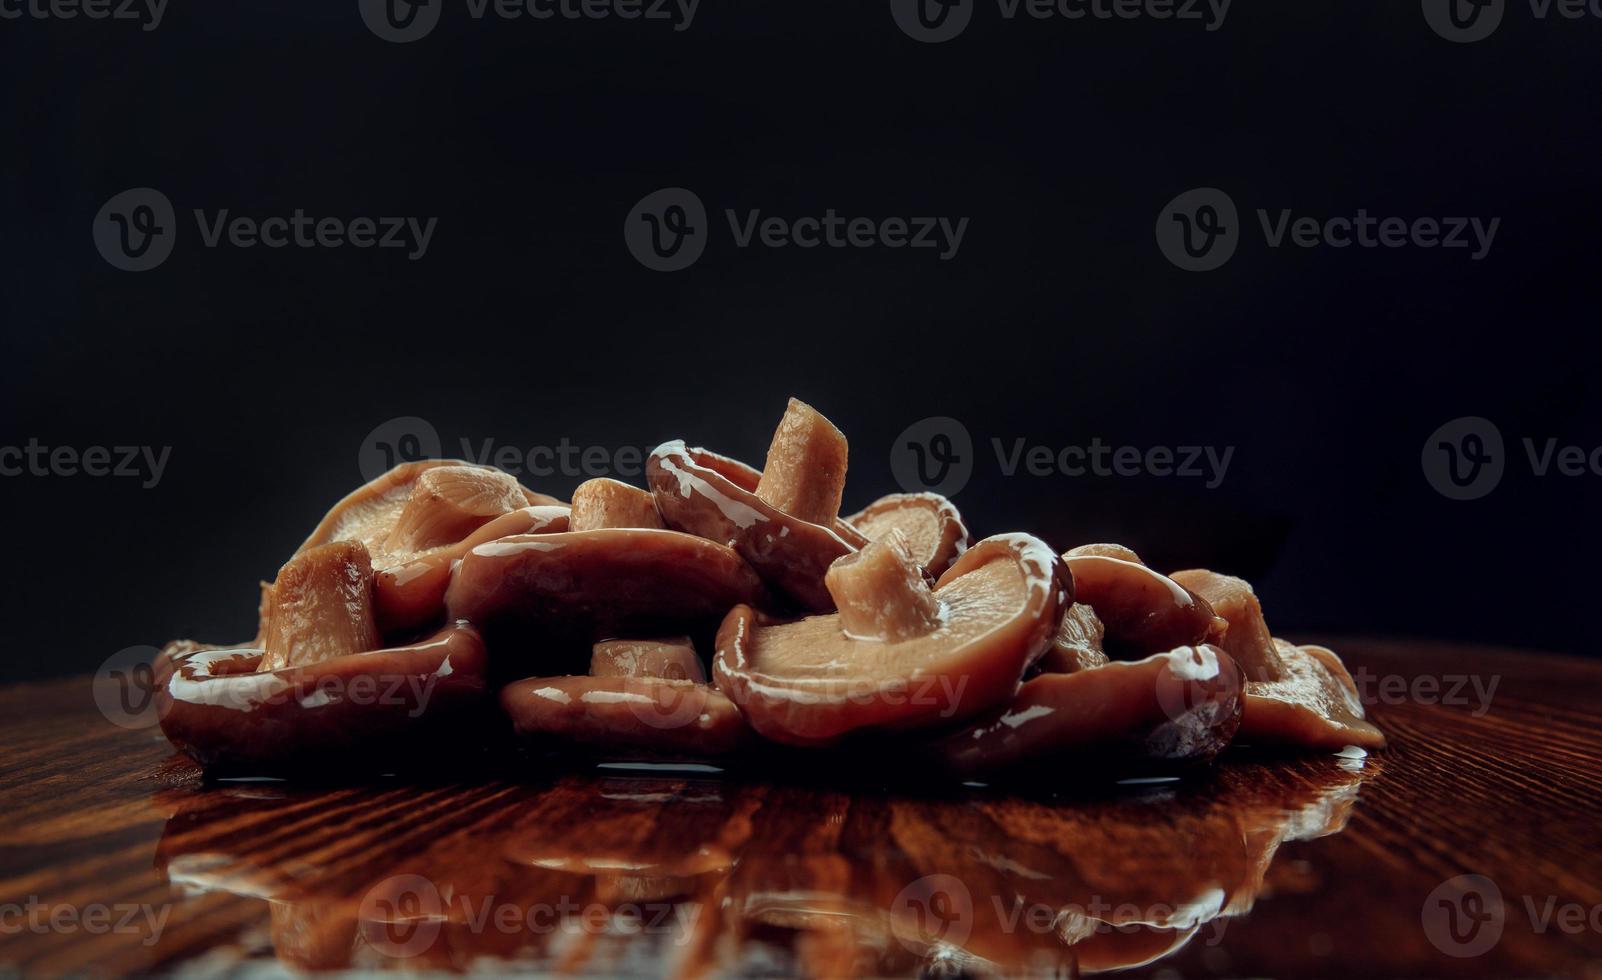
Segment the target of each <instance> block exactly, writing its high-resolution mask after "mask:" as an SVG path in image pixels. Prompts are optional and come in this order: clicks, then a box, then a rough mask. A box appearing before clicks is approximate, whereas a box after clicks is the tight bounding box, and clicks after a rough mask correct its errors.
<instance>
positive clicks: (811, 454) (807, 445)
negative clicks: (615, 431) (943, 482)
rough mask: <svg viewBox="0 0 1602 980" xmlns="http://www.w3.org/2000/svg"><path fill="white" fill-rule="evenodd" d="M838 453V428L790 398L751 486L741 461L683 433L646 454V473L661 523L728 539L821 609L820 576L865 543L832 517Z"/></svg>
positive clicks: (803, 602)
mask: <svg viewBox="0 0 1602 980" xmlns="http://www.w3.org/2000/svg"><path fill="white" fill-rule="evenodd" d="M845 458H846V446H845V438H844V437H843V436H841V435H840V433H839V430H837V429H835V428H834V426H832V425H830V424H829V422H828V420H827V419H825V418H823V416H822V415H819V414H818V413H817V411H816V410H814V409H813V408H811V407H810V406H808V405H806V404H805V403H803V402H799V401H797V400H795V399H793V398H792V399H790V405H789V408H788V409H787V410H786V411H785V415H784V420H783V421H782V422H781V423H780V425H779V429H778V431H777V432H776V433H774V437H773V445H772V446H771V448H770V449H769V451H768V461H767V466H766V468H765V469H764V470H763V472H762V475H761V476H760V477H759V478H758V480H757V483H756V485H755V486H751V485H749V483H747V482H746V481H745V479H744V478H745V477H748V476H749V474H750V473H752V472H754V471H751V470H750V469H749V467H744V466H741V465H740V464H737V463H733V461H731V460H729V459H728V458H727V457H722V456H718V455H717V454H715V453H708V452H706V451H705V450H703V449H691V448H688V447H687V446H685V444H684V442H683V441H682V440H675V441H673V442H668V443H664V444H662V445H661V446H658V447H657V448H656V450H655V451H654V452H652V453H651V458H650V460H649V461H648V462H647V464H646V478H647V482H648V483H649V485H650V487H651V492H652V493H653V494H654V495H655V496H656V506H657V510H658V511H660V512H661V514H662V520H663V521H664V522H665V523H666V524H667V526H668V527H671V528H674V529H676V530H679V531H684V532H687V533H689V534H694V535H697V536H699V537H703V538H707V539H710V540H712V541H716V542H718V543H720V544H726V545H728V546H729V547H731V548H733V549H734V550H735V551H737V552H739V553H740V555H741V556H742V557H743V558H745V560H746V561H748V562H750V563H751V567H752V568H755V569H756V570H757V572H758V573H760V574H761V575H762V577H763V578H764V579H765V580H767V581H768V582H769V583H771V584H772V585H773V586H774V588H776V589H777V590H778V591H780V592H781V593H783V594H784V595H785V596H787V597H788V598H789V599H791V600H792V601H793V602H795V603H796V604H797V605H799V606H800V607H802V608H803V609H807V610H810V611H813V612H827V611H830V610H832V609H833V608H834V603H833V601H832V600H831V598H830V596H829V592H828V590H827V589H826V588H825V587H824V585H823V575H824V573H825V572H826V571H828V568H829V565H830V563H832V562H833V561H834V560H835V559H836V558H839V557H841V556H842V555H847V554H850V553H851V552H852V551H853V550H855V549H856V548H858V547H860V546H861V545H862V544H866V539H865V538H863V537H862V535H861V534H860V533H859V532H857V531H855V530H854V529H853V530H849V531H846V530H845V529H846V528H847V527H848V525H847V524H846V523H845V522H843V521H841V520H840V519H839V514H838V509H839V500H840V494H841V491H842V489H843V487H844V485H845ZM831 507H833V508H835V511H836V512H835V513H830V512H829V509H830V508H831ZM787 508H795V509H794V510H790V509H787ZM843 531H844V533H842V532H843Z"/></svg>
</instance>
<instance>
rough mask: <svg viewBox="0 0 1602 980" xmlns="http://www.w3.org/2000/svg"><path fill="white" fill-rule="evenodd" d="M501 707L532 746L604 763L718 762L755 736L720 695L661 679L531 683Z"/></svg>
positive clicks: (507, 692)
mask: <svg viewBox="0 0 1602 980" xmlns="http://www.w3.org/2000/svg"><path fill="white" fill-rule="evenodd" d="M501 707H502V709H503V710H504V711H505V712H506V714H507V716H508V717H509V718H511V720H512V725H513V727H514V728H515V729H516V730H517V733H518V734H519V735H521V736H523V737H525V738H530V739H535V740H542V739H544V740H549V741H550V742H551V743H553V744H556V745H580V746H584V747H585V748H587V749H589V750H591V751H593V752H596V753H599V754H602V755H623V756H630V755H634V756H643V757H648V758H691V759H716V758H720V757H723V756H727V755H731V754H733V753H735V752H737V751H739V750H740V749H741V748H742V747H743V746H744V744H745V741H746V738H747V736H748V735H749V731H748V730H747V728H746V723H745V719H744V718H742V717H740V712H739V710H738V709H737V708H735V706H734V705H733V703H731V702H730V701H729V699H728V698H726V697H724V696H723V695H722V694H719V693H718V692H717V691H716V690H713V689H712V688H711V687H708V686H707V685H705V684H698V683H696V682H694V681H681V680H668V679H666V678H660V677H530V678H526V679H524V680H520V681H514V682H513V683H511V684H508V685H507V686H506V688H505V689H504V690H502V691H501Z"/></svg>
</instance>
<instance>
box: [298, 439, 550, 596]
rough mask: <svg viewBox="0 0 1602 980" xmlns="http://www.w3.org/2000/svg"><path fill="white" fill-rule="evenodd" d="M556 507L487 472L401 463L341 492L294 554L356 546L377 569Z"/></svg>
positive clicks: (449, 462)
mask: <svg viewBox="0 0 1602 980" xmlns="http://www.w3.org/2000/svg"><path fill="white" fill-rule="evenodd" d="M561 503H562V501H560V500H557V499H556V498H555V497H549V496H546V495H545V494H542V493H535V492H534V491H532V490H529V489H528V488H527V487H524V486H522V485H521V484H519V483H518V482H517V480H516V479H515V478H513V477H512V476H511V475H509V474H507V473H504V472H502V471H501V470H498V469H495V468H494V467H492V466H478V465H476V464H473V463H467V462H463V461H462V460H453V459H430V460H423V461H422V462H417V463H402V464H401V465H399V466H397V467H395V468H394V469H392V470H390V471H389V472H387V473H385V474H383V475H382V476H380V477H378V478H377V479H375V480H373V481H371V482H370V483H367V484H364V485H363V486H361V487H358V488H357V489H356V490H354V491H352V492H351V493H349V494H347V495H346V496H345V497H344V498H343V499H342V500H340V501H339V502H338V503H337V504H335V505H334V506H333V508H332V509H331V510H329V512H328V514H327V515H326V516H324V517H323V519H322V521H320V522H319V523H318V525H317V527H316V528H314V529H313V530H312V533H311V534H310V536H308V537H307V538H306V540H305V542H304V543H303V544H301V546H300V548H299V549H297V550H298V551H304V550H306V549H307V548H312V547H316V546H317V545H322V544H330V543H332V542H334V541H360V542H361V543H362V544H363V545H365V546H366V547H367V551H368V553H369V554H370V555H371V556H372V559H373V567H374V568H377V569H380V570H382V569H386V568H392V567H394V566H396V565H400V564H404V563H405V562H407V561H410V560H412V559H414V558H417V557H419V555H420V554H421V553H423V552H426V551H428V550H430V549H432V548H436V547H439V546H441V545H446V544H454V543H455V542H457V541H460V540H461V539H462V538H465V537H466V536H467V535H469V534H471V533H472V532H473V531H475V530H477V529H478V528H480V527H482V526H483V525H485V524H487V523H489V522H490V521H492V520H494V519H495V518H497V517H500V516H501V515H503V514H509V513H511V512H512V511H514V510H520V509H521V508H524V507H532V506H539V505H550V504H561Z"/></svg>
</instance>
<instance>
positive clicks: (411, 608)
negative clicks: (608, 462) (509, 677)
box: [373, 504, 568, 635]
mask: <svg viewBox="0 0 1602 980" xmlns="http://www.w3.org/2000/svg"><path fill="white" fill-rule="evenodd" d="M567 529H568V508H567V507H565V506H562V505H560V504H542V505H539V506H536V507H523V508H520V509H518V510H514V511H512V512H511V513H510V514H503V515H501V516H500V517H497V518H495V519H494V520H492V521H490V522H489V523H488V524H485V525H484V526H483V527H481V528H479V529H478V530H476V531H474V532H473V533H472V534H469V535H468V536H467V537H465V538H463V539H462V540H461V541H458V542H457V543H456V544H453V545H450V546H448V547H443V548H435V549H434V550H433V551H430V552H428V553H427V554H425V555H423V556H422V557H420V558H414V559H413V560H411V561H409V562H406V563H405V564H403V565H396V566H394V567H392V568H386V569H384V570H383V571H381V572H379V573H378V576H377V578H376V580H375V581H374V588H373V609H374V613H375V614H376V615H377V617H378V626H379V628H380V629H381V630H383V631H384V633H386V634H388V635H395V634H396V633H404V632H407V631H410V630H415V629H420V628H422V627H425V626H428V625H429V624H430V623H434V622H437V621H439V620H441V619H443V618H444V616H445V589H446V587H447V586H449V585H450V582H451V569H452V568H454V567H455V566H456V563H457V562H459V561H461V560H462V556H464V555H466V554H467V553H468V552H469V551H471V550H473V549H474V548H476V547H478V546H479V545H481V544H484V543H486V542H489V541H498V540H499V539H501V538H506V537H511V536H512V535H514V534H559V533H561V532H563V531H566V530H567Z"/></svg>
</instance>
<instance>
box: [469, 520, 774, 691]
mask: <svg viewBox="0 0 1602 980" xmlns="http://www.w3.org/2000/svg"><path fill="white" fill-rule="evenodd" d="M767 602H768V599H767V592H766V590H765V589H764V587H763V584H762V581H761V579H759V578H758V577H757V574H756V572H754V571H752V569H751V567H750V566H749V565H747V564H746V563H745V561H744V560H743V559H742V558H741V557H740V556H739V555H737V554H735V552H734V551H733V550H732V549H730V548H727V547H724V546H723V545H720V544H718V543H716V542H715V541H709V540H707V539H706V538H700V537H696V536H694V535H690V534H681V533H679V532H677V531H664V530H652V529H645V528H637V529H628V528H603V529H599V530H594V531H568V532H566V533H562V534H535V535H514V536H512V537H507V538H501V539H500V540H497V541H491V542H489V543H487V544H481V545H479V546H478V547H476V548H473V549H472V550H470V551H469V552H468V553H467V554H466V555H465V556H463V558H462V560H461V563H460V564H459V565H458V566H457V567H456V571H455V572H454V573H453V575H452V577H451V583H450V587H449V588H448V589H447V591H446V595H445V603H446V606H447V608H448V610H449V615H450V616H451V618H452V619H465V620H467V621H469V622H472V623H475V624H478V625H480V626H482V627H483V628H484V630H485V632H486V635H488V636H489V637H490V640H491V643H492V644H495V645H496V646H497V649H498V653H499V652H500V651H505V658H511V659H513V660H517V659H518V658H522V660H523V661H525V662H524V663H523V664H522V665H523V666H525V667H527V666H533V667H542V666H543V667H545V668H546V669H551V668H552V667H567V668H572V667H576V666H577V665H575V664H568V663H560V664H552V663H551V662H550V658H551V657H553V656H554V657H562V656H566V655H567V652H569V651H571V650H572V649H573V648H574V647H575V646H576V647H580V648H582V651H583V653H584V654H586V655H587V654H588V652H589V650H590V646H591V644H593V643H595V642H597V641H599V640H602V639H606V638H608V637H617V636H652V635H661V634H679V633H684V634H690V635H696V634H698V633H710V632H711V630H712V629H713V628H714V627H715V626H716V624H717V623H718V621H719V620H720V619H721V618H722V617H723V615H724V614H725V613H726V612H727V611H728V610H729V609H731V608H733V607H734V606H737V605H740V604H742V603H751V604H756V605H764V606H765V605H766V604H767ZM535 658H538V659H535ZM503 659H504V658H503ZM531 659H532V660H534V662H532V663H529V662H527V661H529V660H531ZM578 669H582V668H581V667H580V668H578Z"/></svg>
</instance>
